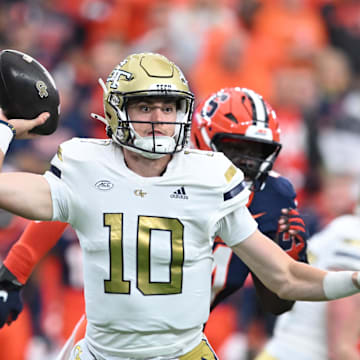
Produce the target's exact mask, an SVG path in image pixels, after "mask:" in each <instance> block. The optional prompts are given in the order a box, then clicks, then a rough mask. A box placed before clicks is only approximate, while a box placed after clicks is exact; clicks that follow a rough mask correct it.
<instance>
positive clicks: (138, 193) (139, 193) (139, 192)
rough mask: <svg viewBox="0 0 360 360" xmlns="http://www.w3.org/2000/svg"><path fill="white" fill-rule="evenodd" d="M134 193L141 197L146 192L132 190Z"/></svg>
mask: <svg viewBox="0 0 360 360" xmlns="http://www.w3.org/2000/svg"><path fill="white" fill-rule="evenodd" d="M134 194H135V195H136V196H140V197H141V198H143V197H144V196H145V195H147V193H146V192H145V191H142V190H141V189H137V190H134Z"/></svg>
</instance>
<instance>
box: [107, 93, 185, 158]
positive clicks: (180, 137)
mask: <svg viewBox="0 0 360 360" xmlns="http://www.w3.org/2000/svg"><path fill="white" fill-rule="evenodd" d="M153 98H154V99H159V100H160V101H164V99H165V103H166V102H171V101H174V100H175V102H176V120H175V122H169V121H157V122H152V121H142V120H137V119H131V118H130V115H129V113H128V110H127V109H128V105H129V104H131V103H133V102H137V101H139V102H140V101H145V102H147V101H149V100H151V99H153ZM113 106H114V107H115V110H116V112H117V114H118V118H119V121H118V127H117V131H116V133H115V134H112V138H113V140H114V141H115V142H116V143H118V144H119V145H121V146H123V147H125V148H127V149H129V150H131V151H134V152H138V153H141V154H142V155H143V156H144V157H147V158H149V159H158V158H161V157H163V156H164V155H167V154H174V153H175V152H178V151H181V150H182V149H183V148H184V147H185V145H186V144H187V142H188V138H189V134H190V127H191V107H192V99H186V98H185V97H180V96H168V95H149V96H145V97H143V96H132V97H127V98H125V101H124V104H123V106H122V109H120V108H119V107H118V106H117V105H113ZM134 124H150V125H151V126H152V135H151V136H145V137H143V136H141V135H139V134H138V132H137V131H136V130H135V128H134ZM163 124H169V125H170V124H172V125H174V134H173V135H172V136H156V135H155V127H156V126H158V125H163Z"/></svg>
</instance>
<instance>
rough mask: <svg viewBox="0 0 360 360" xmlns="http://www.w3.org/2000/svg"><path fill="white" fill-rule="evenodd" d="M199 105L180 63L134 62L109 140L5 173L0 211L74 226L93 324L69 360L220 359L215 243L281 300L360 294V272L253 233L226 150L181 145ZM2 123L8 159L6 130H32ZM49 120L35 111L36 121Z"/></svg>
mask: <svg viewBox="0 0 360 360" xmlns="http://www.w3.org/2000/svg"><path fill="white" fill-rule="evenodd" d="M192 102H193V95H192V94H191V92H190V91H189V88H188V86H187V82H186V80H185V78H184V76H183V74H182V73H181V71H180V70H179V69H178V67H177V66H176V65H174V64H173V63H171V62H170V61H169V60H168V59H166V58H165V57H163V56H161V55H157V54H149V53H146V54H134V55H131V56H129V57H127V58H126V59H125V60H123V61H122V62H121V63H120V64H119V65H118V66H117V67H116V68H115V69H114V70H113V72H112V73H111V74H110V76H109V77H108V79H107V82H106V85H105V84H104V106H105V118H104V119H103V120H104V122H105V123H106V124H107V125H108V134H109V136H111V138H112V140H109V141H106V140H105V141H104V140H92V139H73V140H70V141H68V142H65V143H64V144H62V145H61V147H60V149H59V151H58V154H57V155H56V156H55V157H54V159H53V160H52V167H51V170H50V171H49V172H47V173H46V174H45V175H44V176H41V175H35V174H29V173H5V174H1V176H0V206H1V207H3V208H5V209H7V210H9V211H12V212H14V213H16V214H18V215H20V216H23V217H27V218H30V219H38V220H58V221H62V222H69V223H70V224H71V225H72V227H73V228H74V229H75V230H76V232H77V235H78V237H79V240H80V244H81V247H82V252H83V259H84V261H83V264H84V285H85V302H86V316H87V320H88V324H87V330H86V336H85V339H84V340H81V341H80V342H79V343H78V344H77V345H76V346H75V348H74V351H73V353H72V355H71V358H72V359H75V358H77V359H93V358H106V359H111V358H124V357H126V358H128V357H131V358H141V357H147V358H149V357H165V358H174V357H178V358H188V359H193V358H194V359H195V358H196V359H201V358H206V359H214V358H215V355H214V354H213V352H212V351H211V348H210V347H209V345H208V344H207V342H206V340H205V339H204V337H203V333H202V327H203V324H204V322H206V320H207V317H208V314H209V305H210V281H211V265H212V260H211V259H212V253H211V251H212V243H213V240H214V239H215V237H216V236H220V237H221V238H222V239H223V240H224V242H225V243H226V244H227V245H228V246H230V247H231V248H232V249H233V251H234V252H235V254H237V255H238V256H239V257H240V258H241V259H242V260H243V261H244V262H245V263H246V265H247V266H248V267H249V268H250V269H251V270H252V271H253V272H254V273H255V274H256V276H258V277H259V278H260V280H261V281H262V282H263V283H264V284H265V286H267V287H268V288H269V289H270V290H272V291H274V292H276V293H277V295H279V296H280V297H282V298H285V299H289V300H296V299H298V300H313V301H319V300H329V299H335V298H340V297H345V296H349V295H352V294H355V293H357V292H359V291H360V275H359V273H358V272H356V271H342V272H327V271H323V270H319V269H316V268H313V267H311V266H309V265H307V264H304V263H301V262H298V261H294V260H293V259H291V258H290V257H289V256H287V255H286V254H285V253H284V252H283V251H282V250H281V249H280V248H279V246H277V245H276V244H275V243H274V242H273V241H271V240H270V239H269V238H268V237H266V236H265V235H263V234H262V233H261V232H260V231H259V230H257V224H256V222H255V220H254V219H253V218H252V217H251V214H250V213H249V211H248V209H247V207H246V203H247V201H248V198H249V190H248V189H247V186H246V184H245V183H244V180H243V174H242V172H241V171H240V170H238V169H237V168H236V167H235V166H234V165H233V164H232V163H231V162H230V161H229V160H228V159H227V158H226V157H225V156H224V155H223V154H221V153H216V152H203V151H195V150H188V149H184V147H185V145H186V142H187V139H188V136H189V131H190V127H191V111H192ZM2 119H3V120H2V121H3V122H4V123H2V124H0V127H1V130H2V132H3V134H4V133H6V135H7V136H3V137H2V138H1V142H0V148H1V149H2V153H5V152H6V150H7V146H8V144H9V143H10V141H11V140H12V134H13V131H12V129H11V127H14V128H15V130H16V133H17V135H18V136H20V137H26V136H27V135H28V131H29V125H26V124H25V123H26V122H24V121H17V120H10V122H8V121H7V119H6V118H5V117H2ZM43 121H44V117H43V116H42V115H40V116H39V117H38V118H37V119H35V121H34V123H33V124H38V123H42V122H43ZM2 158H3V156H2ZM1 160H3V159H1ZM179 190H180V193H179ZM178 194H182V195H185V196H181V197H178V196H173V195H178ZM269 254H271V256H269ZM174 310H176V311H174ZM194 310H196V311H194Z"/></svg>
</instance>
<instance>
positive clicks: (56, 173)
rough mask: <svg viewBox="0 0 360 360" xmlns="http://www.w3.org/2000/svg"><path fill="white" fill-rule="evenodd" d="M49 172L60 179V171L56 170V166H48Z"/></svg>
mask: <svg viewBox="0 0 360 360" xmlns="http://www.w3.org/2000/svg"><path fill="white" fill-rule="evenodd" d="M50 171H51V172H52V173H53V174H54V175H55V176H57V177H58V178H59V179H61V170H60V169H59V168H57V167H56V166H54V165H51V166H50Z"/></svg>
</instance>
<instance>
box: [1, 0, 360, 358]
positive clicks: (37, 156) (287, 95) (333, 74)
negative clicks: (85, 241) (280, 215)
mask: <svg viewBox="0 0 360 360" xmlns="http://www.w3.org/2000/svg"><path fill="white" fill-rule="evenodd" d="M359 44H360V2H359V1H358V0H341V1H340V0H339V1H336V0H333V1H331V0H77V1H72V0H27V1H26V0H23V1H20V0H8V1H7V0H0V49H16V50H19V51H23V52H25V53H28V54H30V55H31V56H33V57H35V58H36V59H37V60H39V61H40V62H41V63H42V64H43V65H45V66H46V67H47V69H48V70H49V71H50V72H51V73H52V74H53V76H54V78H55V81H56V83H57V86H58V88H59V91H60V96H61V118H60V126H59V128H58V130H57V131H56V133H55V134H53V135H51V136H46V137H41V138H38V139H36V140H34V141H21V142H19V141H18V142H14V143H13V144H12V145H11V151H10V153H9V155H8V156H7V159H6V163H5V166H6V167H7V169H8V170H10V171H12V170H25V171H27V170H29V171H33V172H37V173H43V172H44V170H45V169H47V167H48V163H49V160H50V159H51V157H52V155H53V154H54V153H55V152H56V148H57V145H58V144H59V143H60V142H62V141H63V140H65V139H68V138H70V137H73V136H89V137H104V135H105V134H104V128H103V125H102V124H101V123H98V124H97V123H96V122H95V120H93V119H91V118H90V116H89V114H90V112H96V113H102V91H101V88H100V87H99V86H98V83H97V78H98V77H102V78H106V76H107V75H108V73H109V72H110V71H111V69H112V68H113V67H114V65H115V64H117V63H118V62H119V61H120V60H121V59H122V58H124V57H125V56H126V55H128V54H129V53H132V52H138V51H152V52H160V53H163V54H164V55H166V56H168V57H169V58H170V59H172V60H173V61H175V62H176V63H177V64H178V65H180V67H181V68H182V69H183V70H184V73H185V75H186V77H187V78H188V80H189V81H190V86H191V88H192V90H193V92H194V93H195V95H196V97H197V100H198V102H200V101H201V99H203V98H204V97H205V96H206V95H208V94H209V93H211V92H212V91H215V90H218V89H220V88H221V87H225V86H242V87H248V88H251V89H253V90H255V91H257V92H259V93H260V94H262V95H263V96H264V98H265V99H266V100H268V101H269V102H270V104H271V105H272V107H273V108H274V109H275V110H276V112H277V115H278V118H279V119H280V120H279V121H280V126H281V129H282V136H281V141H282V143H283V149H282V151H281V153H280V156H279V158H278V160H277V163H276V167H275V168H276V170H278V171H279V172H280V173H282V174H283V175H285V176H287V177H288V178H290V179H291V181H292V182H293V184H294V186H295V188H296V190H297V192H298V200H299V206H300V209H301V210H302V211H303V214H304V217H305V219H306V222H307V224H308V227H309V229H310V232H311V233H314V232H316V231H318V230H320V229H322V228H323V227H324V226H325V225H326V224H328V223H329V222H330V221H331V220H332V219H334V218H335V217H336V216H338V215H341V214H346V213H351V212H353V211H354V208H355V206H356V203H357V199H358V193H359V186H358V185H359V183H358V178H359V173H360V161H359V159H360V146H359V143H360V76H359V75H360V47H359ZM26 223H27V221H26V220H24V219H21V218H18V217H13V216H11V215H10V214H8V213H6V212H4V211H2V212H0V260H1V259H2V258H3V257H4V256H5V255H6V253H7V251H8V249H9V248H10V246H11V244H12V243H13V242H14V241H16V239H17V238H18V237H19V235H20V233H21V232H22V230H23V229H24V227H25V226H26ZM80 258H81V255H80V250H79V248H78V245H77V240H76V236H75V235H74V233H73V232H72V230H71V229H67V231H66V232H65V234H64V236H63V238H62V239H61V241H60V242H59V244H58V246H57V247H56V248H55V249H54V250H53V251H52V252H51V253H50V254H49V255H48V256H47V257H46V259H44V261H43V262H42V263H41V264H40V265H39V266H38V267H37V269H36V271H35V272H34V274H33V276H32V278H31V281H30V282H29V283H28V284H27V285H26V287H25V291H24V298H25V302H26V309H25V311H24V312H23V313H22V314H21V316H20V318H19V320H18V321H17V322H16V323H14V324H13V325H12V326H11V327H6V328H4V329H2V330H1V331H0V358H1V359H11V360H33V359H37V360H41V359H47V360H49V359H50V360H51V359H52V358H53V356H54V354H56V351H57V350H58V348H59V346H61V344H62V343H63V341H64V339H65V338H66V337H67V336H68V335H69V333H70V331H71V329H72V327H73V325H74V324H75V323H76V321H77V319H78V318H79V317H80V314H81V313H82V311H83V300H82V279H81V261H80ZM254 299H255V298H254V292H253V288H252V285H251V283H249V284H248V285H247V286H246V288H245V289H244V290H242V291H240V292H239V293H237V294H236V295H234V296H233V297H232V298H231V299H230V300H229V301H228V302H227V303H226V304H223V305H221V306H219V307H218V308H217V309H216V311H214V313H213V314H212V316H211V318H210V321H209V323H208V326H207V334H208V336H209V338H210V341H211V343H212V344H213V346H214V347H215V349H216V351H217V352H218V354H219V355H220V358H221V359H223V360H242V359H244V360H245V359H252V357H253V356H254V354H256V353H257V351H258V350H259V349H261V347H262V345H263V343H264V341H265V340H266V339H267V337H268V336H270V330H269V328H268V324H269V323H271V320H272V319H271V317H269V316H264V314H263V313H262V312H261V311H260V310H259V308H258V307H257V306H256V301H255V300H254ZM189 316H191V314H189ZM219 324H220V325H219Z"/></svg>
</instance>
